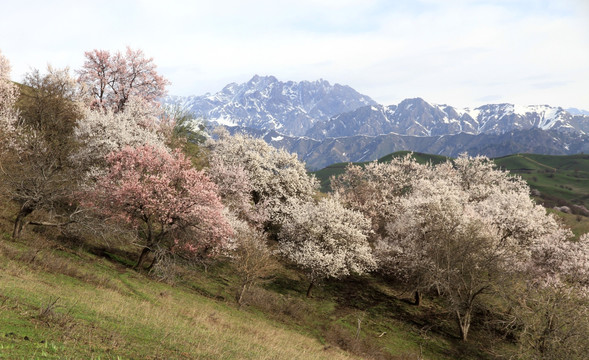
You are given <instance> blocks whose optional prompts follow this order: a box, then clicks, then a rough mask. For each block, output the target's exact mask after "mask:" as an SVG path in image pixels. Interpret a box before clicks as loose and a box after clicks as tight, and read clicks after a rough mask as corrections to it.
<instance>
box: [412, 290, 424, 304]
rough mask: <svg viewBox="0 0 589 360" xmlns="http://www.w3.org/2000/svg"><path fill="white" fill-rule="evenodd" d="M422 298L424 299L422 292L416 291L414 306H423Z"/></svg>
mask: <svg viewBox="0 0 589 360" xmlns="http://www.w3.org/2000/svg"><path fill="white" fill-rule="evenodd" d="M422 297H423V295H422V294H421V291H419V290H415V293H414V294H413V305H415V306H419V305H421V298H422Z"/></svg>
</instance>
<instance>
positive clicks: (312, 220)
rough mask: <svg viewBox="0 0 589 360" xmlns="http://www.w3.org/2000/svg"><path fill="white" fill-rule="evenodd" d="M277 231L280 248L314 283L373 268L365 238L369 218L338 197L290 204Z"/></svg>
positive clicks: (368, 227) (370, 251)
mask: <svg viewBox="0 0 589 360" xmlns="http://www.w3.org/2000/svg"><path fill="white" fill-rule="evenodd" d="M291 207H292V209H291V211H290V212H289V213H290V215H289V216H287V217H286V220H285V221H284V223H283V225H282V228H281V230H280V233H279V249H280V252H281V253H282V254H283V255H284V256H285V257H286V258H288V259H289V260H291V261H293V262H294V263H296V264H297V265H298V266H300V267H301V268H302V269H304V270H305V272H306V274H307V277H308V278H309V280H310V284H309V288H308V289H307V296H310V293H311V289H312V287H313V284H314V283H315V282H316V281H318V280H321V279H326V278H341V277H343V276H346V275H349V274H350V273H356V274H363V273H366V272H368V271H371V270H373V269H375V268H376V262H375V261H374V258H373V256H372V250H371V248H370V245H369V244H368V241H367V238H368V233H369V232H370V222H369V220H368V219H366V218H365V217H364V216H363V215H362V214H361V213H359V212H357V211H354V210H350V209H346V208H344V207H343V206H342V205H341V203H340V202H339V199H337V198H334V197H329V198H324V199H322V200H321V201H319V203H317V204H315V203H314V202H297V203H294V204H293V205H291Z"/></svg>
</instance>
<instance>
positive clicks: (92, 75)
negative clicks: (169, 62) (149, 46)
mask: <svg viewBox="0 0 589 360" xmlns="http://www.w3.org/2000/svg"><path fill="white" fill-rule="evenodd" d="M85 56H86V61H85V62H84V65H83V67H82V69H81V70H80V71H79V80H78V81H79V82H80V83H81V84H82V85H83V87H84V90H86V92H87V94H88V96H89V97H90V100H91V101H90V102H91V103H90V105H91V107H92V108H99V109H105V110H106V109H111V110H113V111H115V112H118V111H122V110H123V109H124V108H125V106H126V105H127V102H128V101H129V99H130V98H131V97H134V96H135V97H140V98H142V99H144V100H145V101H147V102H149V103H155V102H156V101H157V99H158V98H160V97H162V96H163V95H165V88H166V85H168V84H169V81H168V80H166V79H164V77H162V76H161V75H160V74H158V73H157V71H156V65H155V64H154V63H153V58H146V57H145V54H144V53H143V51H142V50H133V49H131V48H130V47H127V50H126V52H125V53H124V54H123V53H121V52H117V53H114V54H111V53H110V52H109V51H107V50H96V49H95V50H92V51H88V52H86V53H85Z"/></svg>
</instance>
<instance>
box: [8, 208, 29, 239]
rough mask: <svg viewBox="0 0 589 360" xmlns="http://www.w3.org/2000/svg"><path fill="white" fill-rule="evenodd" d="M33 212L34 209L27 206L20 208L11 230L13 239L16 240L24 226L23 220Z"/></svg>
mask: <svg viewBox="0 0 589 360" xmlns="http://www.w3.org/2000/svg"><path fill="white" fill-rule="evenodd" d="M33 210H34V208H32V207H30V206H27V205H26V204H24V205H23V206H21V208H20V210H19V212H18V214H17V215H16V219H15V220H14V229H13V230H12V238H13V239H17V238H18V237H19V236H20V232H21V231H22V229H23V227H24V225H25V218H26V217H27V216H28V215H30V214H31V213H32V212H33Z"/></svg>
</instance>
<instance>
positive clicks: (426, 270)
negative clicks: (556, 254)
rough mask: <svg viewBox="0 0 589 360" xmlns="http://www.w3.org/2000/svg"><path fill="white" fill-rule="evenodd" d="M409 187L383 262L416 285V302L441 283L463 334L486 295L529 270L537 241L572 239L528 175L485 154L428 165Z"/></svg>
mask: <svg viewBox="0 0 589 360" xmlns="http://www.w3.org/2000/svg"><path fill="white" fill-rule="evenodd" d="M393 186H394V185H393ZM405 188H406V191H404V192H402V193H400V194H398V195H397V198H396V199H395V211H394V212H393V214H392V216H389V222H388V223H387V225H386V226H385V236H384V238H383V239H382V240H381V241H379V242H377V244H376V249H377V252H376V253H377V258H378V259H379V264H380V266H381V268H382V269H383V270H384V271H387V272H390V273H392V274H394V275H395V276H396V278H398V279H402V280H405V282H406V284H407V285H408V286H409V287H410V288H411V289H413V290H416V302H419V298H420V296H419V294H420V292H421V291H423V290H426V289H429V288H436V289H437V290H438V291H439V292H440V294H441V295H442V296H444V297H445V298H446V299H447V301H448V304H449V306H451V309H452V311H453V312H454V314H455V316H456V320H457V322H458V325H459V329H460V334H461V337H462V339H463V340H466V339H467V337H468V331H469V329H470V324H471V320H472V315H473V310H474V308H475V307H476V305H477V303H478V301H479V300H480V298H481V296H483V295H485V294H489V293H492V292H494V291H498V289H499V288H500V287H502V286H503V285H504V284H505V282H508V281H509V279H510V276H513V275H515V274H521V273H524V272H526V271H527V268H528V267H529V262H530V261H531V256H532V253H533V251H532V250H533V246H534V245H535V244H537V243H539V242H542V241H548V240H547V239H551V240H550V241H552V243H561V242H562V241H565V240H566V237H565V236H562V233H561V229H560V227H559V225H558V223H557V221H556V220H555V219H554V218H553V217H552V216H551V215H548V214H547V213H546V210H545V209H544V208H542V207H541V206H539V205H536V204H535V203H534V202H533V200H532V199H531V198H530V197H529V188H528V187H527V185H526V184H525V183H524V182H523V180H521V179H519V178H516V177H512V176H510V175H509V174H508V173H507V172H504V171H500V170H497V169H495V168H494V167H493V166H492V165H491V164H490V162H489V161H488V160H487V159H486V158H482V157H476V158H472V157H468V156H466V155H463V156H461V157H459V158H458V159H456V161H455V162H454V163H453V164H452V163H450V162H447V163H444V164H440V165H436V166H432V165H428V166H426V167H425V168H424V169H422V170H421V171H420V172H419V175H418V176H416V177H413V178H411V179H410V183H409V185H408V186H406V187H405ZM559 234H560V236H559Z"/></svg>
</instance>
